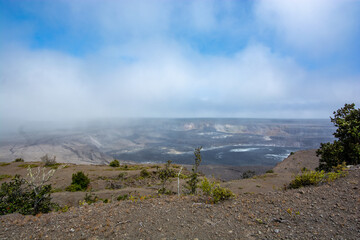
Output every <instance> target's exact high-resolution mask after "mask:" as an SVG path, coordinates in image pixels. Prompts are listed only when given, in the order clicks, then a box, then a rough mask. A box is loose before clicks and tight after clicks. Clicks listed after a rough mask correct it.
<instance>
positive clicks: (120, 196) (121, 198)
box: [117, 194, 129, 201]
mask: <svg viewBox="0 0 360 240" xmlns="http://www.w3.org/2000/svg"><path fill="white" fill-rule="evenodd" d="M127 199H129V195H127V194H123V195H119V196H118V197H117V200H118V201H123V200H127Z"/></svg>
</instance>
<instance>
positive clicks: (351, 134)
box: [316, 103, 360, 171]
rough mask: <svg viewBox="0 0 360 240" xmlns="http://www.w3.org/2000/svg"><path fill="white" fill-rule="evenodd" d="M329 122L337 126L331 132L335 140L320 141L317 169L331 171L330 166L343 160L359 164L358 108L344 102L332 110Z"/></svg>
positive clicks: (359, 120)
mask: <svg viewBox="0 0 360 240" xmlns="http://www.w3.org/2000/svg"><path fill="white" fill-rule="evenodd" d="M330 119H331V122H332V123H334V125H335V127H337V129H336V131H335V133H334V134H333V135H334V137H335V138H337V140H335V141H334V142H333V143H321V146H320V148H319V149H318V150H317V152H316V154H317V156H320V162H319V168H318V169H319V170H325V171H331V170H332V167H334V166H337V165H339V164H342V163H343V162H345V163H346V164H354V165H356V164H360V109H359V108H358V109H355V104H354V103H352V104H345V106H344V107H343V108H340V109H338V110H337V111H334V118H331V117H330Z"/></svg>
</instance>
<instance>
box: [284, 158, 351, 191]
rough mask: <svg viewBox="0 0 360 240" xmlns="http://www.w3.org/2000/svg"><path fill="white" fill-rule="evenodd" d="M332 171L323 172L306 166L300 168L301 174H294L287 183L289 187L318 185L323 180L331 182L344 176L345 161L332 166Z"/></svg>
mask: <svg viewBox="0 0 360 240" xmlns="http://www.w3.org/2000/svg"><path fill="white" fill-rule="evenodd" d="M333 170H334V171H333V172H327V173H325V171H324V170H321V171H309V170H307V169H306V168H304V169H302V174H301V175H297V176H295V179H294V180H292V181H291V182H290V184H289V188H300V187H305V186H311V185H318V184H320V183H323V182H332V181H334V180H336V179H338V178H340V177H344V176H346V174H347V172H346V171H345V163H343V164H342V165H338V166H336V167H333Z"/></svg>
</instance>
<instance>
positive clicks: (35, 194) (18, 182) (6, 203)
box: [0, 167, 56, 215]
mask: <svg viewBox="0 0 360 240" xmlns="http://www.w3.org/2000/svg"><path fill="white" fill-rule="evenodd" d="M54 173H55V170H54V169H52V170H50V171H49V172H46V171H45V168H38V169H37V171H35V172H32V170H31V168H30V167H29V168H28V175H27V178H26V179H23V178H21V177H20V176H19V175H16V176H15V178H13V180H12V181H11V182H10V183H6V182H5V183H3V184H2V185H1V189H0V215H3V214H8V213H13V212H19V213H21V214H33V215H35V214H37V213H40V212H42V213H47V212H49V211H51V209H52V208H53V207H55V205H56V204H54V203H52V202H51V196H50V194H51V185H50V184H46V183H47V182H48V181H49V180H50V178H51V177H52V176H53V175H54Z"/></svg>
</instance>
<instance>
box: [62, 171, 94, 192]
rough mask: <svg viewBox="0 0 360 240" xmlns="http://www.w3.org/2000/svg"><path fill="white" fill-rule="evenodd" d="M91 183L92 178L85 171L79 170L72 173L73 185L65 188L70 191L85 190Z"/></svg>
mask: <svg viewBox="0 0 360 240" xmlns="http://www.w3.org/2000/svg"><path fill="white" fill-rule="evenodd" d="M89 184H90V179H89V178H88V177H87V176H86V175H85V174H84V173H83V172H81V171H80V172H77V173H74V174H73V175H72V182H71V185H70V186H68V187H67V188H66V189H65V190H66V191H69V192H76V191H84V190H86V189H87V187H88V186H89Z"/></svg>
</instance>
